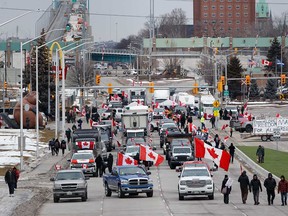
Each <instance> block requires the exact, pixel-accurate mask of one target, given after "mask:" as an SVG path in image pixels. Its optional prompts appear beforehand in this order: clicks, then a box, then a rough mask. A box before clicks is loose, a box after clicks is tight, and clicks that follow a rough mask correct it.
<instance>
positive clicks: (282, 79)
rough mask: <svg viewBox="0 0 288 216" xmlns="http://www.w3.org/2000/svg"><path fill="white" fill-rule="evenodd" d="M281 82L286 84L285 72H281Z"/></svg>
mask: <svg viewBox="0 0 288 216" xmlns="http://www.w3.org/2000/svg"><path fill="white" fill-rule="evenodd" d="M281 84H282V85H285V84H286V75H285V74H281Z"/></svg>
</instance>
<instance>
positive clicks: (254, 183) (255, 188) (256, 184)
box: [250, 174, 262, 205]
mask: <svg viewBox="0 0 288 216" xmlns="http://www.w3.org/2000/svg"><path fill="white" fill-rule="evenodd" d="M250 186H251V190H252V192H253V199H254V205H259V204H260V202H259V192H260V191H261V192H262V186H261V182H260V180H259V179H258V176H257V175H256V174H254V175H253V179H252V180H251V182H250Z"/></svg>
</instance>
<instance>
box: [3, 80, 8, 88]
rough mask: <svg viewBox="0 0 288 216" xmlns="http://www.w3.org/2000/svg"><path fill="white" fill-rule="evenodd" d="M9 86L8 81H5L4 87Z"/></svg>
mask: <svg viewBox="0 0 288 216" xmlns="http://www.w3.org/2000/svg"><path fill="white" fill-rule="evenodd" d="M7 88H8V83H7V81H5V82H4V89H7Z"/></svg>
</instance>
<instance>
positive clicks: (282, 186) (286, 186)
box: [278, 175, 288, 206]
mask: <svg viewBox="0 0 288 216" xmlns="http://www.w3.org/2000/svg"><path fill="white" fill-rule="evenodd" d="M279 193H281V201H282V206H284V205H287V193H288V181H287V180H286V179H285V177H284V176H283V175H282V176H281V180H280V181H279V183H278V194H279Z"/></svg>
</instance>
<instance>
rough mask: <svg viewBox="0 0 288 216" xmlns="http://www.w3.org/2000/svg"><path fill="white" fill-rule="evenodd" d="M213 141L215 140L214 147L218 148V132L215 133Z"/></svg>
mask: <svg viewBox="0 0 288 216" xmlns="http://www.w3.org/2000/svg"><path fill="white" fill-rule="evenodd" d="M214 142H215V148H219V144H220V138H219V135H218V134H216V135H215V137H214Z"/></svg>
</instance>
